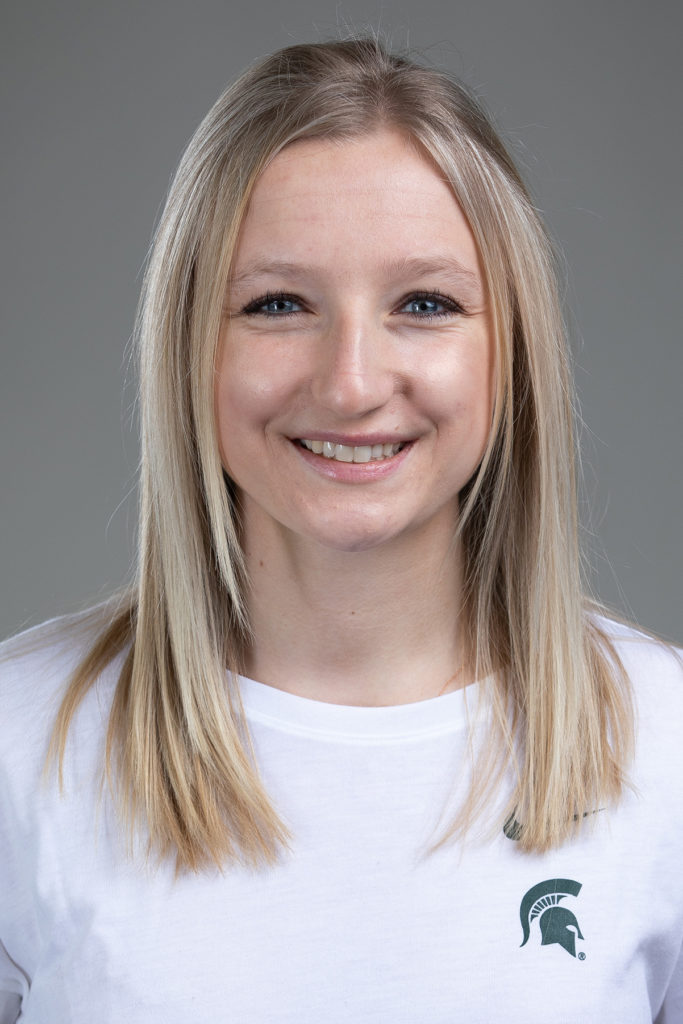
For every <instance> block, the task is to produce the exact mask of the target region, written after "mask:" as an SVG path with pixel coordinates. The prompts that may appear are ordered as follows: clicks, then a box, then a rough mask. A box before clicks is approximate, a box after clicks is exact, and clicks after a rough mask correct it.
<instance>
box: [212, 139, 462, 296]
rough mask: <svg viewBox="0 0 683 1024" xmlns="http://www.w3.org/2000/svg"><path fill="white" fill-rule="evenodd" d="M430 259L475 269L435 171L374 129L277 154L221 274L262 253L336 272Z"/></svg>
mask: <svg viewBox="0 0 683 1024" xmlns="http://www.w3.org/2000/svg"><path fill="white" fill-rule="evenodd" d="M439 258H444V259H448V260H450V261H451V262H454V261H455V262H457V263H459V264H460V265H461V266H462V268H463V271H464V272H466V273H470V274H472V275H476V276H480V275H479V260H478V254H477V249H476V245H475V242H474V238H473V236H472V233H471V231H470V228H469V225H468V224H467V221H466V219H465V217H464V214H463V213H462V210H461V208H460V206H459V204H458V202H457V201H456V199H455V196H454V194H453V191H452V189H451V186H450V184H449V183H448V182H447V181H446V179H445V177H444V175H443V173H442V172H441V170H440V169H439V168H438V167H437V166H436V165H435V164H434V163H433V162H432V161H431V160H430V159H429V158H428V157H427V155H426V154H425V153H423V152H422V151H421V150H420V149H419V148H418V147H417V146H416V145H415V144H413V143H412V142H411V141H410V140H409V139H407V138H405V137H404V136H403V135H401V134H399V133H398V132H395V131H381V132H376V133H374V134H371V135H368V136H363V137H361V138H358V139H353V140H350V141H331V140H305V141H301V142H296V143H293V144H291V145H290V146H288V147H287V148H286V149H284V150H283V151H282V152H281V153H279V154H278V155H277V156H276V157H275V158H274V160H273V161H272V162H271V163H270V164H269V165H268V167H267V168H266V169H265V171H264V172H263V173H262V175H261V177H260V178H259V179H258V181H257V182H256V185H255V186H254V189H253V192H252V195H251V198H250V201H249V205H248V208H247V212H246V215H245V218H244V221H243V224H242V228H241V232H240V236H239V240H238V245H237V250H236V253H235V259H234V261H233V273H232V275H231V277H232V279H233V280H235V279H237V278H243V277H244V276H245V274H247V273H248V272H249V271H250V269H252V268H255V267H256V266H257V265H259V264H263V263H264V262H268V261H270V262H278V261H280V262H282V263H286V262H292V261H304V262H306V263H313V264H318V265H319V266H321V267H327V268H328V269H330V270H331V269H333V268H334V269H336V272H337V275H342V274H344V273H352V272H353V270H354V269H355V270H356V271H357V272H358V273H359V274H362V273H365V272H367V270H368V266H369V264H373V265H376V264H377V262H378V261H384V262H387V261H389V262H391V263H396V262H401V261H403V262H410V261H412V262H415V261H419V260H421V261H423V262H425V261H426V262H429V261H430V260H431V261H432V262H434V261H435V260H436V261H438V259H439Z"/></svg>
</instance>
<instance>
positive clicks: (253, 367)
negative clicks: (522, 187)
mask: <svg viewBox="0 0 683 1024" xmlns="http://www.w3.org/2000/svg"><path fill="white" fill-rule="evenodd" d="M492 348H493V346H492V340H491V331H490V326H489V320H488V316H487V310H486V296H485V292H484V285H483V280H482V274H481V268H480V266H479V260H478V255H477V250H476V247H475V243H474V239H473V237H472V233H471V232H470V229H469V227H468V225H467V223H466V221H465V218H464V216H463V214H462V212H461V210H460V207H459V206H458V204H457V202H456V201H455V199H454V197H453V194H452V192H451V190H450V188H449V186H448V185H447V184H446V183H445V182H444V180H443V178H442V175H441V174H440V172H439V171H438V169H436V167H435V166H434V165H433V164H432V163H431V162H430V161H429V160H428V159H427V158H426V157H425V156H423V155H421V154H420V153H419V152H418V151H417V149H416V148H415V147H414V146H413V145H412V144H411V143H410V142H409V141H407V140H406V139H405V138H404V137H403V136H401V135H400V134H398V133H396V132H390V131H382V132H378V133H376V134H373V135H369V136H367V137H364V138H360V139H357V140H354V141H351V142H342V143H339V142H330V141H317V140H314V141H303V142H298V143H294V144H293V145H291V146H289V147H288V148H286V149H285V150H284V151H283V152H282V153H280V154H279V155H278V156H277V157H276V158H275V159H274V160H273V162H272V163H271V164H270V165H269V166H268V167H267V169H266V170H265V171H264V173H263V174H262V176H261V178H260V179H259V181H258V182H257V184H256V186H255V189H254V192H253V194H252V198H251V201H250V203H249V207H248V211H247V214H246V217H245V220H244V223H243V226H242V230H241V234H240V237H239V241H238V245H237V250H236V254H235V259H234V265H233V268H232V272H231V280H230V283H229V287H228V291H227V298H226V312H225V317H224V320H223V326H222V330H221V336H220V345H219V351H218V357H217V375H216V392H215V401H216V416H217V429H218V437H219V443H220V452H221V459H222V462H223V465H224V467H225V469H226V470H227V472H228V474H229V475H230V477H231V478H232V479H233V481H234V482H235V483H236V484H237V486H238V488H239V491H240V492H241V498H242V505H243V512H244V519H245V523H246V528H247V534H248V536H250V537H255V536H258V535H259V534H260V535H261V536H265V534H264V531H265V532H266V533H267V534H269V535H270V536H271V538H272V537H273V535H279V536H280V537H281V538H282V539H283V540H285V541H287V539H289V540H292V539H293V537H294V535H296V536H297V537H298V538H301V539H305V540H307V541H313V542H315V543H317V544H320V545H324V546H327V547H330V548H335V549H338V550H346V551H355V550H363V549H368V548H371V547H374V546H377V545H382V544H386V543H389V542H391V541H392V540H395V539H396V538H399V537H403V538H405V537H409V536H410V534H411V532H412V531H415V530H423V529H447V530H448V531H449V533H450V532H451V531H452V529H453V525H454V521H455V519H456V517H457V512H458V493H459V491H460V490H461V489H462V487H463V486H464V484H465V483H467V481H468V480H469V479H470V477H471V476H472V474H473V473H474V472H475V470H476V468H477V466H478V464H479V462H480V460H481V458H482V455H483V452H484V449H485V446H486V441H487V437H488V432H489V426H490V423H491V415H492V395H493V361H494V357H493V351H492Z"/></svg>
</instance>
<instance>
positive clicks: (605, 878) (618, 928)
mask: <svg viewBox="0 0 683 1024" xmlns="http://www.w3.org/2000/svg"><path fill="white" fill-rule="evenodd" d="M552 262H553V261H552V254H551V251H550V248H549V245H548V242H547V239H546V236H545V234H544V232H543V229H542V227H541V226H540V224H539V221H538V218H537V215H536V213H535V211H534V209H533V206H532V205H531V203H530V200H529V198H528V196H527V194H526V192H525V190H524V187H523V185H522V183H521V181H520V179H519V176H518V174H517V172H516V170H515V168H514V166H513V165H512V163H511V161H510V158H509V157H508V155H507V153H506V152H505V150H504V148H503V146H502V144H501V142H500V140H499V139H498V137H497V135H496V134H495V131H494V129H493V128H492V126H491V124H490V123H489V121H488V119H487V118H486V116H485V115H484V113H483V112H482V111H481V109H480V108H479V106H478V105H477V104H476V102H475V101H474V100H473V99H472V97H471V96H470V95H469V94H468V93H467V92H466V91H465V90H464V89H463V88H462V87H461V86H460V85H459V84H458V83H456V82H454V81H452V80H451V79H450V78H449V77H447V76H446V75H444V74H442V73H440V72H435V71H433V70H430V69H426V68H423V67H422V66H420V65H419V64H416V63H414V62H412V61H410V60H408V59H406V58H404V57H401V56H398V55H392V54H390V53H387V52H386V51H385V50H384V49H383V48H382V47H381V46H380V45H379V44H378V43H377V42H375V41H374V40H373V41H371V40H363V39H360V40H352V41H349V42H344V43H329V44H318V45H311V46H295V47H291V48H289V49H287V50H284V51H281V52H279V53H277V54H275V55H274V56H272V57H270V58H268V59H267V60H265V61H264V62H263V63H261V64H260V65H258V66H256V67H255V68H253V69H251V70H250V71H248V72H247V73H246V74H245V75H244V76H243V77H242V78H241V79H240V80H239V81H238V82H237V83H236V84H235V85H234V86H233V87H232V88H231V89H229V90H228V91H227V92H226V93H225V95H224V96H223V97H221V98H220V99H219V100H218V102H217V104H216V105H215V107H214V108H213V109H212V111H211V112H210V113H209V114H208V116H207V118H206V119H205V121H204V122H203V124H202V125H201V126H200V128H199V129H198V131H197V133H196V135H195V136H194V138H193V139H192V141H191V143H190V145H189V147H188V150H187V152H186V154H185V156H184V158H183V160H182V162H181V165H180V168H179V171H178V174H177V176H176V179H175V181H174V183H173V186H172V188H171V192H170V196H169V199H168V203H167V206H166V210H165V213H164V215H163V218H162V222H161V225H160V227H159V231H158V235H157V240H156V244H155V248H154V251H153V254H152V257H151V261H150V266H149V269H148V273H147V278H146V282H145V295H144V301H143V306H142V314H141V322H140V330H139V338H140V373H141V410H142V446H143V460H142V482H141V521H140V540H139V545H140V553H139V568H138V576H137V581H136V585H135V587H134V588H132V589H131V591H130V592H129V593H127V594H125V595H124V596H123V598H122V599H121V600H120V601H119V603H118V605H116V606H114V605H113V604H109V605H108V606H106V607H105V608H100V609H96V610H95V611H94V612H92V613H90V614H89V615H87V616H85V617H81V618H80V619H79V620H77V621H76V622H74V623H70V624H65V623H63V622H59V623H57V624H56V625H53V626H52V627H43V628H42V629H41V630H39V631H38V633H37V634H32V635H30V636H29V637H28V638H23V639H21V640H20V641H18V642H17V641H15V642H14V644H13V645H12V646H11V647H10V649H9V651H8V656H7V659H6V662H7V664H6V666H5V668H4V682H3V693H4V697H3V701H4V705H5V707H6V709H7V711H6V715H5V720H4V722H3V726H2V729H3V749H4V751H5V754H4V765H3V783H2V814H3V838H2V842H3V857H2V869H3V871H4V872H5V885H4V889H3V891H4V893H5V894H8V893H9V898H7V895H6V899H5V906H4V908H3V918H2V924H1V925H0V939H1V941H2V944H3V945H2V946H1V947H0V953H1V954H2V956H1V958H0V963H1V964H2V967H1V968H0V970H1V972H2V973H1V974H0V978H2V979H3V981H2V986H0V987H1V988H2V989H3V991H4V993H5V996H4V1000H5V1002H4V1011H3V1015H2V1016H0V1020H2V1021H3V1022H4V1021H14V1020H16V1019H18V1015H19V1014H20V1013H21V1019H22V1020H26V1021H47V1020H50V1021H74V1022H80V1021H92V1020H97V1021H98V1022H105V1021H110V1020H111V1021H114V1020H116V1021H120V1020H126V1021H144V1022H146V1024H147V1022H156V1021H160V1022H161V1021H163V1022H164V1024H169V1022H175V1021H187V1020H195V1019H200V1018H206V1019H216V1020H222V1019H234V1020H239V1021H259V1022H260V1021H297V1022H298V1024H300V1022H302V1021H309V1020H310V1021H316V1022H317V1021H320V1020H328V1021H337V1020H339V1021H341V1020H344V1021H347V1020H355V1021H392V1022H396V1021H441V1020H443V1021H446V1020H448V1021H452V1020H463V1021H487V1022H490V1021H492V1020H498V1019H502V1018H503V1016H504V1017H505V1019H512V1020H520V1021H524V1022H532V1021H539V1022H540V1021H543V1022H547V1021H556V1020H557V1021H559V1020H562V1021H572V1022H573V1021H576V1022H579V1021H580V1022H586V1021H597V1020H600V1021H601V1022H608V1021H614V1022H619V1024H625V1022H630V1021H633V1022H636V1021H638V1022H640V1021H652V1020H655V1019H656V1020H657V1021H658V1022H659V1024H662V1022H671V1021H675V1020H682V1019H683V968H682V967H681V964H680V963H679V964H678V965H677V960H678V956H679V952H680V948H681V941H682V939H683V882H682V881H681V872H680V870H679V865H680V862H681V854H682V853H683V828H682V824H683V823H682V820H681V819H682V812H681V807H682V806H683V800H682V799H681V797H682V796H683V783H682V781H681V776H682V773H681V767H682V758H681V754H680V751H679V747H678V742H677V735H676V733H677V719H679V717H680V714H681V710H682V709H683V691H682V689H681V670H680V666H679V663H678V661H677V659H676V657H675V656H674V654H672V653H671V652H669V651H668V650H666V649H665V648H664V647H663V646H662V645H660V644H658V643H656V642H654V641H651V640H648V639H646V638H645V637H643V636H642V635H641V634H637V633H635V632H634V631H632V630H630V629H627V628H626V627H622V626H618V625H616V624H615V623H614V622H611V621H609V620H607V619H605V618H601V617H599V616H598V614H597V610H596V608H595V606H593V605H592V604H591V603H590V602H589V601H588V600H587V599H586V598H585V597H584V595H583V593H582V590H581V576H580V568H579V554H578V546H577V538H576V532H577V531H576V513H575V497H574V469H573V454H572V452H573V440H572V426H571V400H570V388H569V382H568V375H567V366H566V361H565V354H564V342H563V332H562V322H561V316H560V313H559V310H558V303H557V297H556V291H555V283H554V278H553V270H552ZM633 705H635V708H636V709H637V719H636V717H635V713H634V706H633ZM56 709H58V710H57V717H56V720H55V711H56ZM636 726H637V728H636ZM50 737H51V740H50V745H49V750H48V758H47V766H48V770H49V771H51V770H52V769H53V768H54V766H55V764H56V765H57V766H58V768H59V774H60V779H61V794H60V792H59V791H58V788H57V786H56V785H55V782H54V775H49V776H48V779H47V781H46V782H44V784H41V769H42V765H43V758H44V754H45V750H46V748H47V743H48V739H50ZM105 766H106V773H107V775H106V779H107V780H108V781H107V782H106V783H105V784H104V788H102V787H103V776H102V772H103V769H104V767H105Z"/></svg>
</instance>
